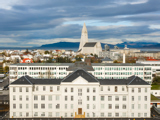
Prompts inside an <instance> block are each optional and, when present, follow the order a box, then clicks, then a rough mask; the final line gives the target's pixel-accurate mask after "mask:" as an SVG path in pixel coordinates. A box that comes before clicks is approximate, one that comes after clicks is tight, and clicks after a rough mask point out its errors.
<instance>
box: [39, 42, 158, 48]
mask: <svg viewBox="0 0 160 120" xmlns="http://www.w3.org/2000/svg"><path fill="white" fill-rule="evenodd" d="M105 44H107V43H101V45H102V48H103V49H104V45H105ZM108 45H109V46H110V48H114V46H115V45H112V44H108ZM125 45H127V47H128V48H155V49H156V48H159V49H160V43H156V42H123V43H118V44H116V46H118V47H119V48H124V46H125ZM39 48H53V49H54V48H56V49H57V48H58V49H65V48H68V49H72V48H74V49H75V48H77V49H78V48H79V42H58V43H53V44H45V45H42V46H40V47H39Z"/></svg>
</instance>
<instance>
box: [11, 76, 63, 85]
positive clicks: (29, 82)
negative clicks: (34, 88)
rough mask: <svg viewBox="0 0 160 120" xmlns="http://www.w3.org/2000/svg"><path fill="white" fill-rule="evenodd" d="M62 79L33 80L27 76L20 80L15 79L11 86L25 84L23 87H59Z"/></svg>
mask: <svg viewBox="0 0 160 120" xmlns="http://www.w3.org/2000/svg"><path fill="white" fill-rule="evenodd" d="M61 81H62V79H34V78H32V77H30V76H28V75H26V76H22V77H21V78H19V79H17V80H16V81H14V82H12V83H11V84H16V85H17V84H25V85H33V84H37V85H41V84H42V85H49V84H55V85H59V84H60V83H61Z"/></svg>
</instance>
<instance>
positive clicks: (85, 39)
mask: <svg viewBox="0 0 160 120" xmlns="http://www.w3.org/2000/svg"><path fill="white" fill-rule="evenodd" d="M87 42H88V32H87V27H86V24H85V23H84V24H83V28H82V33H81V41H80V44H79V50H81V49H82V48H83V46H84V45H85V44H86V43H87Z"/></svg>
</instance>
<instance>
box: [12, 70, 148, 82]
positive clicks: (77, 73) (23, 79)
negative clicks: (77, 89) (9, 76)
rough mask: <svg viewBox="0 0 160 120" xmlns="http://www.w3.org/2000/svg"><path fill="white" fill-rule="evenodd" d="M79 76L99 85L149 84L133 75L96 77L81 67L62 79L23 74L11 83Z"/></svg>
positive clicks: (59, 80)
mask: <svg viewBox="0 0 160 120" xmlns="http://www.w3.org/2000/svg"><path fill="white" fill-rule="evenodd" d="M79 76H81V77H83V78H84V79H85V80H87V81H88V82H99V83H100V85H150V84H149V83H147V82H146V81H144V80H142V79H141V78H139V77H137V76H134V75H133V76H131V77H129V78H128V79H96V78H95V77H94V76H93V75H92V74H90V73H88V72H86V71H85V70H83V69H78V70H76V71H75V72H73V73H71V74H69V75H68V76H67V77H66V78H64V79H34V78H32V77H29V76H23V77H21V78H19V79H17V80H16V81H14V82H12V83H11V85H12V84H13V85H14V84H15V85H34V84H35V85H36V84H37V85H60V84H61V82H72V81H73V80H75V79H76V78H78V77H79Z"/></svg>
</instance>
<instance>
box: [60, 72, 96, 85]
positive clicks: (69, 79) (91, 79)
mask: <svg viewBox="0 0 160 120" xmlns="http://www.w3.org/2000/svg"><path fill="white" fill-rule="evenodd" d="M79 76H81V77H83V78H84V79H86V80H87V81H88V82H99V81H98V80H97V79H96V78H95V77H94V76H93V75H92V74H90V73H88V72H86V71H85V70H83V69H78V70H76V71H74V72H73V73H71V74H70V75H68V76H67V77H66V78H64V79H63V80H62V82H72V81H73V80H75V79H76V78H78V77H79Z"/></svg>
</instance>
